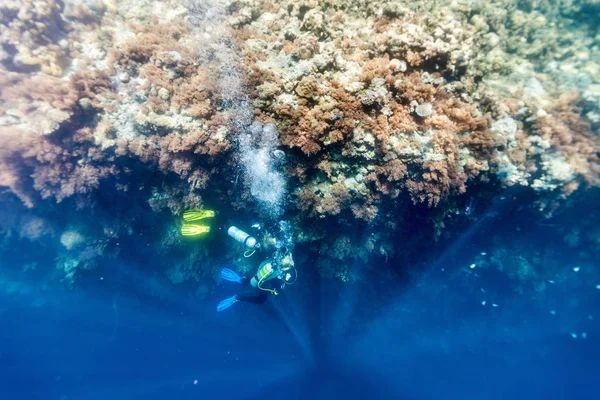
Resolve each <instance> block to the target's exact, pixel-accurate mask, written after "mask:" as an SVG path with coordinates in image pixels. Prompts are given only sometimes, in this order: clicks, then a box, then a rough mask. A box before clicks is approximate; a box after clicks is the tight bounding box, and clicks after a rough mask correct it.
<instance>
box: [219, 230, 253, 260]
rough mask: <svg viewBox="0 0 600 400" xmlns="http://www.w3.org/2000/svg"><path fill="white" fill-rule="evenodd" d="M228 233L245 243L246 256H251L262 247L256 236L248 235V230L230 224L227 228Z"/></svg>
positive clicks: (237, 240)
mask: <svg viewBox="0 0 600 400" xmlns="http://www.w3.org/2000/svg"><path fill="white" fill-rule="evenodd" d="M227 234H228V235H229V236H231V237H232V238H233V239H234V240H235V241H236V242H239V243H241V244H243V245H244V250H245V251H244V257H250V256H251V255H252V254H254V252H255V251H256V250H257V249H258V248H260V244H259V243H258V240H256V238H254V237H252V236H250V235H248V234H247V233H246V232H244V231H242V230H241V229H239V228H236V227H235V226H230V227H229V229H228V230H227Z"/></svg>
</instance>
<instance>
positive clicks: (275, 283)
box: [217, 226, 297, 311]
mask: <svg viewBox="0 0 600 400" xmlns="http://www.w3.org/2000/svg"><path fill="white" fill-rule="evenodd" d="M228 235H229V236H231V237H232V238H234V239H235V240H236V241H237V242H239V243H241V244H242V245H243V248H244V250H245V252H244V255H245V256H246V257H250V256H252V254H254V253H255V252H256V250H257V249H261V250H265V249H269V248H271V250H274V252H273V255H272V257H271V258H270V259H266V260H264V261H263V262H262V263H261V264H260V265H259V266H258V270H257V271H256V274H255V275H254V276H253V277H252V278H251V279H247V278H242V277H241V276H240V275H238V274H237V273H236V272H235V271H233V270H231V269H229V268H223V269H222V270H221V278H223V279H224V280H226V281H230V282H236V283H240V284H241V285H242V286H241V288H240V290H239V291H238V293H237V294H236V295H235V296H232V297H229V298H227V299H225V300H223V301H221V302H220V303H219V305H218V306H217V311H223V310H225V309H227V308H229V307H231V306H232V305H233V304H235V303H237V302H238V301H245V302H248V303H255V304H263V303H264V302H265V301H267V298H268V297H269V294H271V295H277V294H278V293H279V291H280V290H281V289H283V288H284V287H285V285H286V284H287V285H291V284H293V283H294V282H295V281H296V278H297V272H296V268H295V267H294V261H293V259H292V254H291V252H290V251H289V250H288V249H286V248H285V247H283V246H280V245H278V244H277V241H276V240H275V239H274V238H272V237H271V236H270V235H268V234H265V235H264V236H263V241H262V242H263V244H262V245H260V244H259V242H258V241H257V240H256V239H255V238H254V237H252V236H250V235H248V234H247V233H245V232H243V231H241V230H239V229H238V228H236V227H233V226H232V227H230V228H229V230H228Z"/></svg>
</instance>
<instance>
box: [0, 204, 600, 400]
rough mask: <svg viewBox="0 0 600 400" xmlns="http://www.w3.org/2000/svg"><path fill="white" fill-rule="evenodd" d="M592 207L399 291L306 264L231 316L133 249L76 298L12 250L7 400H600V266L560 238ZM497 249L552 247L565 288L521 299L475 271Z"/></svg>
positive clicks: (465, 257)
mask: <svg viewBox="0 0 600 400" xmlns="http://www.w3.org/2000/svg"><path fill="white" fill-rule="evenodd" d="M584 206H585V207H587V208H585V207H584V208H583V209H581V208H578V207H572V208H571V209H570V211H568V212H565V213H563V214H561V215H560V216H559V217H557V218H555V219H554V220H550V222H551V224H550V226H553V228H552V229H550V228H548V225H546V224H544V223H541V222H542V221H541V220H540V223H533V222H531V221H529V222H528V221H525V220H523V218H524V217H520V216H515V217H514V218H512V219H511V218H510V217H506V218H503V217H502V214H501V216H500V217H494V214H491V216H490V217H487V218H481V219H479V220H477V221H473V222H472V223H471V224H470V225H468V226H465V227H464V229H463V231H462V233H461V235H460V236H458V238H456V239H453V240H450V241H449V242H448V243H447V244H446V245H445V246H442V245H440V247H443V250H441V251H439V254H438V255H436V256H435V258H434V260H433V261H429V262H427V263H425V264H423V265H420V266H418V268H416V267H415V268H411V266H406V265H401V264H400V263H401V262H400V261H397V262H398V263H399V264H398V265H397V268H398V270H402V269H405V270H408V271H410V273H407V274H405V275H399V276H398V277H396V278H394V279H392V280H384V279H381V277H378V276H377V273H376V269H377V267H378V266H377V265H371V266H370V267H371V269H372V271H373V270H374V271H375V272H372V273H371V274H370V275H366V277H365V279H363V280H362V281H359V282H356V283H352V284H341V283H337V282H333V281H329V280H325V279H322V278H319V277H318V275H317V274H316V273H315V272H314V269H311V260H310V259H305V260H304V261H303V263H299V265H298V268H299V270H300V271H301V279H300V280H299V282H298V283H297V284H296V285H294V286H292V287H290V288H288V290H287V291H284V292H283V293H282V294H281V295H280V296H277V297H276V298H271V299H269V301H268V302H267V304H265V305H263V306H258V305H254V304H236V305H234V306H233V307H232V308H231V309H228V310H226V311H225V312H223V313H219V314H217V313H216V312H215V306H216V304H217V303H218V301H219V300H221V299H223V298H225V297H228V296H230V295H231V294H232V293H234V292H235V284H234V283H230V282H224V283H222V284H220V285H219V287H218V288H217V290H216V291H215V292H214V293H213V294H212V295H210V296H208V297H206V298H199V297H196V296H194V295H192V294H190V293H189V292H188V291H186V290H183V289H182V288H181V287H178V286H175V285H173V284H172V283H170V282H169V281H168V280H166V279H165V278H164V277H163V276H160V275H157V274H155V273H153V272H149V271H151V270H150V269H149V268H148V265H147V264H146V263H147V262H148V261H147V260H146V259H144V258H142V257H136V256H135V255H130V256H129V257H126V256H125V254H126V253H122V256H120V257H118V258H116V259H110V260H107V261H105V262H104V263H103V264H101V265H99V266H98V268H97V270H95V271H94V272H93V273H90V274H88V275H85V276H84V278H82V279H81V280H80V281H79V282H78V284H77V285H75V286H74V287H70V286H69V285H66V284H65V283H64V282H61V281H60V280H59V279H55V280H50V279H46V278H45V277H44V278H42V277H40V276H36V275H27V274H24V273H22V272H21V271H20V270H19V268H16V267H15V264H14V263H16V261H15V260H13V259H12V258H11V257H14V258H15V259H16V256H15V254H18V253H19V249H15V248H13V249H10V250H11V251H10V252H8V251H7V250H6V249H4V254H9V253H10V254H13V256H6V257H4V258H3V259H2V264H1V265H0V266H1V268H2V269H1V270H0V271H1V274H0V289H1V290H0V319H1V321H2V329H1V330H0V369H1V374H0V398H2V399H45V400H46V399H103V400H104V399H107V398H110V399H165V398H177V399H204V398H223V399H263V398H268V397H271V398H278V397H281V398H285V399H331V398H347V399H364V398H382V399H434V398H437V399H439V398H445V399H475V398H476V399H506V398H546V399H563V398H594V394H595V393H598V390H599V389H600V380H599V379H598V376H600V367H599V366H600V345H599V343H600V342H599V340H600V324H599V321H600V290H598V289H596V288H595V285H596V284H598V283H600V279H598V277H599V276H600V274H599V271H598V265H597V261H598V260H597V259H595V258H594V257H593V256H592V257H590V255H589V254H587V252H586V250H589V249H582V248H581V246H580V247H576V248H570V247H568V246H567V245H566V244H565V243H564V241H562V240H561V239H560V235H558V234H557V233H556V232H557V228H556V226H557V224H569V223H571V222H572V223H576V222H577V221H578V220H579V219H580V218H582V215H586V214H585V213H588V212H590V211H591V212H593V213H595V212H596V210H595V209H590V208H589V203H585V204H584ZM501 212H502V210H500V213H501ZM569 213H570V214H569ZM582 213H584V214H582ZM594 215H595V214H594ZM570 221H571V222H570ZM559 227H560V225H559ZM559 231H562V230H559ZM405 243H406V241H405V240H404V241H403V240H402V238H398V242H397V246H399V247H402V246H403V245H405ZM23 246H24V247H23V251H26V250H27V251H30V248H31V246H30V245H28V246H29V247H26V246H25V244H23ZM499 248H504V249H506V251H508V252H509V253H510V252H512V253H514V255H515V257H524V258H531V257H534V255H536V254H537V255H538V256H539V254H543V253H544V252H549V251H550V252H552V254H554V256H553V257H552V265H548V268H552V269H553V270H552V271H553V272H552V274H555V276H556V277H555V279H552V282H553V283H550V282H547V285H546V286H545V288H544V289H543V290H533V289H531V288H528V287H527V284H525V288H524V289H522V290H517V289H515V287H516V286H515V284H516V282H515V278H514V277H509V276H508V275H507V273H505V272H503V271H499V270H498V269H494V268H491V267H488V268H483V267H481V266H476V267H474V268H470V264H471V263H473V262H474V260H477V262H478V263H480V264H481V263H483V264H485V261H481V260H482V259H483V260H485V258H486V257H490V255H491V254H492V253H494V251H496V250H498V249H499ZM28 249H29V250H28ZM301 250H302V248H301V247H300V248H299V249H297V251H301ZM38 251H39V252H40V254H42V255H43V254H44V249H38ZM482 252H485V253H486V256H482V255H481V253H482ZM512 253H511V254H512ZM586 254H587V255H586ZM591 254H596V253H593V252H592V253H591ZM136 259H139V262H136ZM53 262H54V260H52V259H48V264H49V265H52V264H53ZM575 265H576V266H577V267H579V269H578V270H577V271H574V270H573V268H576V267H574V266H575ZM42 267H43V266H40V267H39V268H42ZM484 301H485V304H483V302H484ZM574 335H576V336H577V338H574V337H573V336H574Z"/></svg>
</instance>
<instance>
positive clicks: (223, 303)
mask: <svg viewBox="0 0 600 400" xmlns="http://www.w3.org/2000/svg"><path fill="white" fill-rule="evenodd" d="M238 301H239V300H238V299H237V296H231V297H230V298H228V299H225V300H223V301H221V302H220V303H219V305H218V306H217V312H220V311H223V310H225V309H227V308H229V307H231V306H232V305H234V304H235V303H237V302H238Z"/></svg>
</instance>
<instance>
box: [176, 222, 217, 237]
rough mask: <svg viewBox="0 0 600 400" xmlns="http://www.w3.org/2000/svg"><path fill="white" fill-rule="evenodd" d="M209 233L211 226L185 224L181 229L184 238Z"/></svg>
mask: <svg viewBox="0 0 600 400" xmlns="http://www.w3.org/2000/svg"><path fill="white" fill-rule="evenodd" d="M208 232H210V226H206V225H196V224H183V226H182V227H181V234H182V235H183V236H198V235H202V234H203V233H208Z"/></svg>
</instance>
